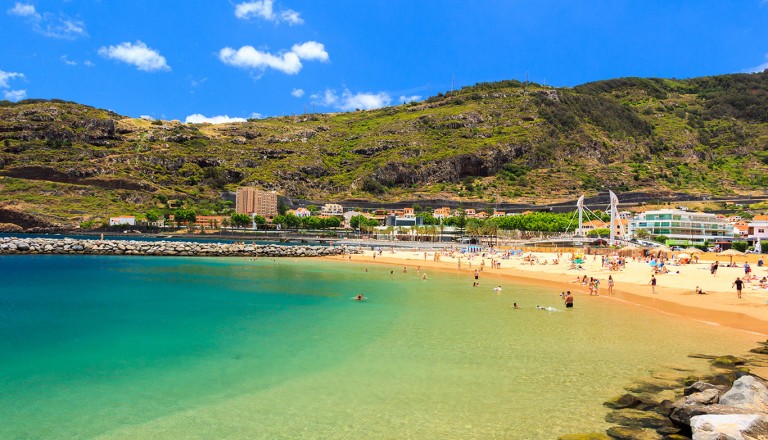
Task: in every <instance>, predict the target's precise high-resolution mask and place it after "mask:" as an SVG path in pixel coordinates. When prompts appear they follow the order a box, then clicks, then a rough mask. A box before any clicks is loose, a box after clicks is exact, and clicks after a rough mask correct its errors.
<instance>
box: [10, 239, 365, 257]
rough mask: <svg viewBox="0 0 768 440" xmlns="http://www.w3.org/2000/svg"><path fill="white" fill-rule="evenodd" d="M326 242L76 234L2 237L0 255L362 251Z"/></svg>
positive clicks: (296, 254)
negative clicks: (288, 243)
mask: <svg viewBox="0 0 768 440" xmlns="http://www.w3.org/2000/svg"><path fill="white" fill-rule="evenodd" d="M358 252H359V251H357V250H353V249H345V248H343V247H325V246H309V245H308V246H280V245H272V244H268V245H255V244H232V243H196V242H180V241H134V240H131V241H128V240H80V239H73V238H61V239H57V238H16V237H7V238H0V255H9V254H24V255H29V254H63V255H68V254H76V255H147V256H189V257H323V256H328V255H341V254H343V253H358Z"/></svg>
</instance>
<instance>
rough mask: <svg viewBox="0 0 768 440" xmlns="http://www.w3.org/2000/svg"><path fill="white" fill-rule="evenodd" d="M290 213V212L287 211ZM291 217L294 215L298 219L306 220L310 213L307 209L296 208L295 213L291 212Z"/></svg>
mask: <svg viewBox="0 0 768 440" xmlns="http://www.w3.org/2000/svg"><path fill="white" fill-rule="evenodd" d="M288 212H291V211H288ZM293 215H295V216H296V217H298V218H307V217H311V216H312V213H311V212H310V211H309V209H307V208H296V210H295V211H293Z"/></svg>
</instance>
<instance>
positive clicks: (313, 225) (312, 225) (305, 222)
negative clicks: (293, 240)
mask: <svg viewBox="0 0 768 440" xmlns="http://www.w3.org/2000/svg"><path fill="white" fill-rule="evenodd" d="M323 220H324V219H322V218H320V217H314V216H310V217H304V218H302V219H301V226H302V227H303V228H307V229H322V228H323V226H324V225H325V222H324V221H323Z"/></svg>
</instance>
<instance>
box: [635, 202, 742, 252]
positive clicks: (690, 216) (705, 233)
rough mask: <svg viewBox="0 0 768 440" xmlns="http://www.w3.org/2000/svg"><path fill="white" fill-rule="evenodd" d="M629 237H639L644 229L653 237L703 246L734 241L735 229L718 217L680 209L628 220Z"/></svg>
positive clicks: (653, 212) (648, 212)
mask: <svg viewBox="0 0 768 440" xmlns="http://www.w3.org/2000/svg"><path fill="white" fill-rule="evenodd" d="M628 229H629V231H628V232H629V236H631V237H636V236H637V231H638V230H640V229H644V230H646V231H648V233H649V234H650V235H651V236H654V237H655V236H659V235H664V236H666V237H667V238H668V239H670V240H675V241H680V242H685V243H688V244H704V242H706V241H720V240H723V239H724V238H731V237H733V226H731V225H730V224H728V222H726V221H725V220H724V219H719V218H717V216H716V215H715V214H706V213H703V212H688V211H682V210H679V209H660V210H658V211H646V212H643V213H641V214H638V215H636V216H634V217H633V218H632V219H630V220H629V227H628Z"/></svg>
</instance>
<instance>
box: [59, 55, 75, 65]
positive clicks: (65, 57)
mask: <svg viewBox="0 0 768 440" xmlns="http://www.w3.org/2000/svg"><path fill="white" fill-rule="evenodd" d="M61 61H62V62H63V63H64V64H66V65H67V66H77V64H78V63H77V61H74V60H70V59H69V58H67V56H66V55H62V56H61Z"/></svg>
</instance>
